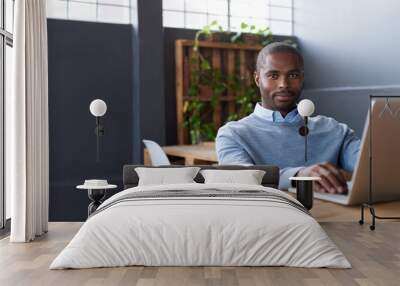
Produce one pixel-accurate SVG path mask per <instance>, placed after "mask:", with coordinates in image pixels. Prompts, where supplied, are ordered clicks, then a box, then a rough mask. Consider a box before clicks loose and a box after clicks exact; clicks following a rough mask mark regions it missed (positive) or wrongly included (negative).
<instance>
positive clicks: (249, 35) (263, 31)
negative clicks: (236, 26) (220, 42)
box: [231, 22, 272, 46]
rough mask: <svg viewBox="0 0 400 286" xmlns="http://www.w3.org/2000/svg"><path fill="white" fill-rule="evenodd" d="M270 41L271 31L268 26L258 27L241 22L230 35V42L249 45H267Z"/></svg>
mask: <svg viewBox="0 0 400 286" xmlns="http://www.w3.org/2000/svg"><path fill="white" fill-rule="evenodd" d="M271 41H272V33H271V30H270V29H269V28H268V27H265V28H259V29H257V27H256V26H255V25H249V24H247V23H244V22H242V23H241V24H240V30H239V31H238V32H237V33H236V34H234V35H233V36H232V37H231V42H232V43H237V42H241V43H245V44H249V45H260V44H261V45H263V46H265V45H267V44H269V43H270V42H271Z"/></svg>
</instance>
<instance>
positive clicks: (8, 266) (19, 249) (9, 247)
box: [0, 200, 400, 286]
mask: <svg viewBox="0 0 400 286" xmlns="http://www.w3.org/2000/svg"><path fill="white" fill-rule="evenodd" d="M399 210H400V202H395V203H386V204H380V205H378V206H377V213H378V214H379V215H385V216H395V215H400V213H399ZM312 214H313V216H314V217H315V218H316V219H317V220H318V221H319V222H320V223H321V226H322V227H323V228H324V229H325V231H326V232H327V233H328V235H329V236H330V238H331V239H332V240H333V241H334V242H335V243H336V244H337V246H338V247H339V248H340V249H341V250H342V251H343V253H344V254H345V255H346V257H347V258H348V259H349V261H350V262H351V263H352V266H353V268H352V269H346V270H343V269H306V268H290V267H142V266H138V267H119V268H101V269H85V270H52V271H51V270H49V269H48V267H49V265H50V263H51V261H52V260H53V259H54V258H55V257H56V255H57V254H58V253H59V252H60V251H61V250H62V249H63V248H64V247H65V246H66V245H67V243H68V242H69V241H70V240H71V238H72V237H73V236H74V234H75V233H76V232H77V231H78V229H79V228H80V227H81V225H82V223H55V222H53V223H50V224H49V232H48V233H47V234H46V235H44V236H42V237H40V238H38V239H37V240H35V241H33V242H32V243H9V239H8V238H4V239H2V240H0V285H1V286H8V285H10V286H11V285H12V286H17V285H29V286H35V285H38V286H39V285H40V286H44V285H57V286H62V285H66V286H74V285H85V286H87V285H96V286H98V285H136V286H164V285H165V286H180V285H193V286H195V285H198V286H210V285H211V286H213V285H227V286H235V285H237V286H250V285H252V286H253V285H255V286H264V285H290V286H291V285H307V286H308V285H362V286H364V285H368V286H369V285H376V286H380V285H385V286H387V285H388V286H391V285H396V286H397V285H399V284H400V283H399V281H400V279H399V278H398V273H400V223H399V222H396V221H379V220H378V221H377V227H376V230H375V231H370V230H369V227H368V220H369V215H367V216H366V218H367V223H366V224H365V225H363V226H360V225H359V224H358V220H359V216H360V211H359V207H344V206H339V205H336V204H333V203H328V202H322V201H317V200H316V201H315V206H314V208H313V209H312Z"/></svg>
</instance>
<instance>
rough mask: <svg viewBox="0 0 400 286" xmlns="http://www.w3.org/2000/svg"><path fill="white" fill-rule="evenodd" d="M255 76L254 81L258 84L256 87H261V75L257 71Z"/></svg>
mask: <svg viewBox="0 0 400 286" xmlns="http://www.w3.org/2000/svg"><path fill="white" fill-rule="evenodd" d="M253 76H254V81H255V82H256V85H257V86H258V87H260V74H259V73H258V72H257V71H255V72H254V74H253Z"/></svg>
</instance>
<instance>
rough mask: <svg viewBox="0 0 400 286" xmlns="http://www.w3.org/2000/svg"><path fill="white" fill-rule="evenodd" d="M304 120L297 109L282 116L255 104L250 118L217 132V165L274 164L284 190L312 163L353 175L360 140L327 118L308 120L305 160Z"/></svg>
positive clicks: (343, 125)
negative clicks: (294, 177)
mask: <svg viewBox="0 0 400 286" xmlns="http://www.w3.org/2000/svg"><path fill="white" fill-rule="evenodd" d="M302 125H303V119H302V117H301V116H300V114H299V113H298V111H297V109H294V110H292V111H291V112H289V113H288V114H287V115H286V116H285V117H282V115H281V114H280V112H278V111H273V110H269V109H266V108H264V107H262V106H261V105H260V104H257V105H256V107H255V109H254V112H253V113H252V114H250V115H249V116H247V117H245V118H243V119H241V120H239V121H232V122H229V123H227V124H226V125H224V126H223V127H221V128H220V129H219V130H218V135H217V138H216V150H217V156H218V161H219V164H257V165H264V164H267V165H276V166H278V167H279V168H280V184H279V187H280V188H282V189H287V188H288V187H289V186H290V181H289V178H290V177H291V176H294V175H295V174H296V173H297V172H298V171H299V170H300V169H302V168H304V167H306V166H310V165H313V164H318V163H323V162H331V163H332V164H335V165H338V166H339V167H341V168H343V169H345V170H347V171H350V172H352V171H353V169H354V165H355V162H356V159H357V156H358V152H359V148H360V140H359V139H358V138H357V137H356V136H355V134H354V131H353V130H352V129H350V128H349V127H348V126H347V125H346V124H343V123H339V122H337V121H336V120H334V119H333V118H329V117H326V116H315V117H309V121H308V127H309V130H310V133H309V135H308V154H307V155H308V160H307V162H305V158H304V137H303V136H301V135H300V134H299V128H300V127H301V126H302Z"/></svg>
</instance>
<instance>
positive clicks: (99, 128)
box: [89, 99, 107, 162]
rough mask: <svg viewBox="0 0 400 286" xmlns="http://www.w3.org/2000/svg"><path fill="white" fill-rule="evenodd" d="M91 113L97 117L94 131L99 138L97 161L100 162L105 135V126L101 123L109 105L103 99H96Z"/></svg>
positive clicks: (91, 105) (90, 107)
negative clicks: (101, 146)
mask: <svg viewBox="0 0 400 286" xmlns="http://www.w3.org/2000/svg"><path fill="white" fill-rule="evenodd" d="M89 110H90V113H91V114H92V115H93V116H95V117H96V129H95V130H94V132H95V134H96V138H97V141H96V142H97V144H96V147H97V152H96V161H97V162H99V161H100V137H101V136H103V135H104V126H103V125H101V123H100V117H102V116H104V114H106V112H107V104H106V103H105V102H104V101H103V100H101V99H95V100H93V101H92V102H91V103H90V106H89Z"/></svg>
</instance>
